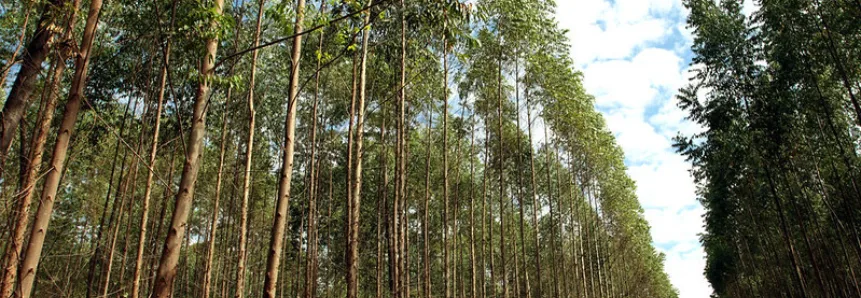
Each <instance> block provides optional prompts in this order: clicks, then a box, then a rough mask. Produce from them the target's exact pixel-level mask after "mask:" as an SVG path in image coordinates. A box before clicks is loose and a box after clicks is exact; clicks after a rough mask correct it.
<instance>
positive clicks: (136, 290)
mask: <svg viewBox="0 0 861 298" xmlns="http://www.w3.org/2000/svg"><path fill="white" fill-rule="evenodd" d="M175 17H176V1H174V8H173V9H172V10H171V18H170V28H173V23H174V19H175ZM170 50H171V48H170V38H167V39H166V44H165V47H164V61H163V65H162V67H161V78H160V82H159V91H158V100H157V103H156V111H155V117H154V119H155V120H154V121H155V125H154V127H153V132H152V146H151V147H150V152H149V164H148V165H147V166H148V168H149V169H148V171H147V180H146V187H145V188H144V197H143V206H141V225H140V234H139V237H138V249H137V256H136V258H135V271H134V277H133V280H132V293H131V294H132V295H131V297H132V298H138V297H139V294H140V277H141V270H142V267H143V255H144V246H145V245H146V232H147V221H148V219H149V201H150V197H151V196H152V186H153V178H154V174H155V161H156V157H157V156H158V155H157V154H158V138H159V133H160V130H161V113H162V109H163V107H164V91H165V88H166V85H167V72H168V69H167V67H168V65H169V64H170Z"/></svg>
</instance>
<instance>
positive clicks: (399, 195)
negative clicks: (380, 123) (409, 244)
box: [389, 0, 407, 298]
mask: <svg viewBox="0 0 861 298" xmlns="http://www.w3.org/2000/svg"><path fill="white" fill-rule="evenodd" d="M400 17H401V44H400V46H401V53H400V54H401V56H400V84H399V86H398V125H397V126H398V136H397V141H396V143H397V144H396V147H397V148H396V149H395V151H396V153H395V163H396V165H395V167H396V171H395V173H396V176H397V177H395V197H394V198H393V203H392V235H391V238H392V241H391V245H392V248H391V249H390V251H391V252H392V254H391V255H390V258H391V260H390V262H391V263H392V265H393V266H392V270H390V271H392V272H391V274H390V275H391V276H390V277H389V278H390V279H391V280H392V283H391V287H392V290H391V295H392V297H394V298H401V297H402V294H401V290H400V284H401V282H400V281H401V271H400V264H401V256H400V253H401V251H400V247H401V246H402V243H401V241H400V239H401V235H400V234H401V233H400V213H401V210H402V209H403V206H402V205H404V204H403V202H404V201H405V198H406V196H407V195H406V190H407V187H406V181H407V171H406V155H405V153H406V151H405V148H406V146H407V145H406V129H407V123H406V100H407V98H406V97H407V93H406V82H407V78H406V75H407V20H406V4H405V1H404V0H400Z"/></svg>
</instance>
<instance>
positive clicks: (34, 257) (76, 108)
mask: <svg viewBox="0 0 861 298" xmlns="http://www.w3.org/2000/svg"><path fill="white" fill-rule="evenodd" d="M101 8H102V0H92V1H91V2H90V9H89V12H88V13H87V22H86V25H85V26H84V32H83V37H82V38H81V46H80V47H79V49H80V55H79V56H78V57H76V59H75V75H74V76H73V78H72V85H71V87H70V89H69V99H68V100H67V102H66V110H65V112H64V114H63V120H62V122H61V124H60V128H59V130H58V135H57V139H56V141H55V145H54V152H53V154H52V155H51V167H52V169H51V170H50V171H49V172H48V176H47V177H46V179H45V184H44V187H43V190H42V198H41V204H40V205H39V209H38V210H37V211H36V216H35V218H34V219H33V229H32V232H31V234H30V243H29V245H28V246H27V250H26V253H25V254H24V261H23V262H21V271H20V272H19V275H20V276H21V281H20V291H21V297H22V298H29V297H30V294H31V293H32V290H33V283H34V281H35V280H36V267H37V266H38V264H39V258H40V257H41V255H42V247H43V245H44V244H45V235H46V234H47V232H48V224H49V222H50V220H51V213H53V211H54V199H55V198H56V196H57V189H58V188H59V186H60V178H61V176H62V173H63V169H64V166H65V163H66V154H67V153H68V149H69V143H70V141H71V137H72V131H73V130H74V128H75V122H77V119H78V112H80V110H81V104H82V101H83V93H84V85H86V81H87V69H88V68H89V62H90V48H91V47H92V45H93V38H94V36H95V32H96V25H97V23H98V21H99V12H100V11H101ZM40 23H41V22H40ZM37 32H38V31H37ZM46 34H47V33H46ZM37 35H38V34H37ZM46 51H47V49H46ZM27 52H28V55H32V51H30V49H29V48H28V50H27ZM43 56H44V55H43ZM40 62H41V61H40ZM31 63H32V62H31ZM25 64H26V63H25ZM22 71H23V70H22ZM34 78H35V77H34ZM21 79H22V76H21V74H20V73H19V77H18V79H16V82H15V85H18V81H20V80H21ZM14 88H15V86H13V90H14ZM13 92H14V91H13ZM11 98H12V93H10V99H11ZM9 104H10V102H9V101H8V100H7V102H6V106H9ZM5 108H6V107H4V110H5ZM4 114H5V111H4ZM3 121H4V123H6V122H5V121H6V119H5V118H4V119H3ZM9 128H10V127H9V126H6V128H5V129H9ZM5 133H6V132H5V131H4V134H5ZM0 158H2V157H0Z"/></svg>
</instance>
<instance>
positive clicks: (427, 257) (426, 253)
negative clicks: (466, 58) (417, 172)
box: [422, 102, 433, 298]
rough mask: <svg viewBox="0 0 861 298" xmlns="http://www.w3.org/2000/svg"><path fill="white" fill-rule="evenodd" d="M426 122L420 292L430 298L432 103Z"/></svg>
mask: <svg viewBox="0 0 861 298" xmlns="http://www.w3.org/2000/svg"><path fill="white" fill-rule="evenodd" d="M427 121H428V123H427V130H426V135H427V143H426V147H425V150H427V154H426V156H425V200H424V206H423V210H422V212H423V218H422V237H424V246H423V247H424V251H423V254H422V255H423V258H424V260H423V261H424V271H423V274H424V275H423V276H424V278H423V279H424V281H423V283H422V284H423V285H424V287H423V288H422V291H423V292H424V297H425V298H430V297H431V279H430V271H431V268H430V231H429V226H428V225H429V224H430V220H429V216H428V215H429V213H430V205H429V202H430V195H431V192H430V166H431V150H432V149H433V146H432V143H433V134H432V131H431V127H433V103H432V102H431V103H430V104H429V106H428V119H427Z"/></svg>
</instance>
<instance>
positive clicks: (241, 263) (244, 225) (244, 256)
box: [234, 0, 313, 298]
mask: <svg viewBox="0 0 861 298" xmlns="http://www.w3.org/2000/svg"><path fill="white" fill-rule="evenodd" d="M265 4H266V0H260V4H259V5H258V7H257V25H256V27H255V29H254V30H255V33H254V50H252V51H251V75H250V78H249V81H248V142H247V143H246V144H245V172H244V178H243V184H242V207H241V211H240V212H241V218H240V220H239V254H238V257H239V260H238V261H237V265H236V271H237V272H236V294H235V295H234V297H236V298H242V297H244V293H245V273H246V268H245V267H246V263H247V260H248V252H247V246H248V200H249V197H250V196H251V159H252V157H253V156H254V129H255V124H256V123H255V120H256V114H257V111H256V110H255V109H254V83H255V80H256V78H257V55H258V49H257V46H258V45H260V24H261V23H262V22H263V6H264V5H265ZM312 163H313V161H312Z"/></svg>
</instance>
